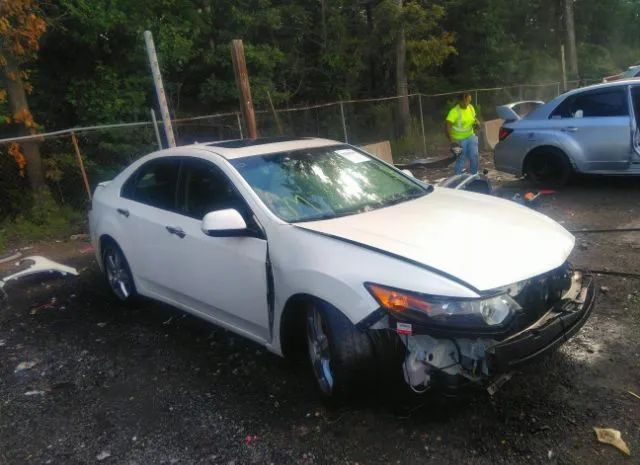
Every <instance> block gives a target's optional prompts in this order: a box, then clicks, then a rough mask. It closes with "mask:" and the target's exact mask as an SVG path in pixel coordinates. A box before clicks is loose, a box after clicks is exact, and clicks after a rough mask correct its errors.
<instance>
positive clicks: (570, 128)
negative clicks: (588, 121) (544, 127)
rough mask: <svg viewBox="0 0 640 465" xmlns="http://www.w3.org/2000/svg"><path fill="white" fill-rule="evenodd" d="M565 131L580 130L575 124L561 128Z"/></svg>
mask: <svg viewBox="0 0 640 465" xmlns="http://www.w3.org/2000/svg"><path fill="white" fill-rule="evenodd" d="M560 130H561V131H563V132H578V128H577V127H575V126H569V127H568V128H562V129H560Z"/></svg>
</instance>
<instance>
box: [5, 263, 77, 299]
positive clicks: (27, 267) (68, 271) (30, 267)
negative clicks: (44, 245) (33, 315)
mask: <svg viewBox="0 0 640 465" xmlns="http://www.w3.org/2000/svg"><path fill="white" fill-rule="evenodd" d="M17 265H19V266H21V267H23V268H22V269H21V270H20V271H17V272H16V273H13V274H10V275H9V276H5V277H4V278H2V279H0V301H1V300H4V299H6V298H7V293H6V291H5V289H4V287H5V285H6V284H7V283H8V282H9V281H14V280H17V279H20V278H24V277H26V276H32V275H36V274H41V273H46V274H50V273H60V274H61V275H63V276H67V275H71V276H78V272H77V271H76V269H75V268H72V267H70V266H66V265H62V264H61V263H56V262H54V261H53V260H49V259H48V258H46V257H41V256H39V255H32V256H30V257H25V258H23V259H22V260H20V261H19V262H18V263H17Z"/></svg>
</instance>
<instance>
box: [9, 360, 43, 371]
mask: <svg viewBox="0 0 640 465" xmlns="http://www.w3.org/2000/svg"><path fill="white" fill-rule="evenodd" d="M37 364H38V362H33V361H26V362H20V363H19V364H18V366H17V367H16V369H15V370H13V372H14V373H18V372H19V371H24V370H30V369H31V368H33V367H34V366H36V365H37Z"/></svg>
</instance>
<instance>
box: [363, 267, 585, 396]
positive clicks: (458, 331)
mask: <svg viewBox="0 0 640 465" xmlns="http://www.w3.org/2000/svg"><path fill="white" fill-rule="evenodd" d="M367 287H368V289H369V291H370V292H371V293H372V295H373V296H374V297H375V298H376V299H377V300H378V301H379V302H380V304H381V307H382V308H383V309H384V310H385V316H384V317H383V318H382V319H381V320H379V321H378V322H377V323H376V324H375V325H373V326H371V329H383V328H385V327H386V328H388V329H392V330H395V331H396V333H398V335H399V337H400V340H401V341H402V343H403V344H404V346H405V357H404V362H403V372H404V377H405V380H406V382H407V384H408V385H409V386H410V387H411V388H412V389H413V390H415V391H418V392H422V391H425V390H427V389H429V388H430V387H433V386H441V387H445V388H457V387H461V386H463V385H466V384H470V383H474V384H480V385H483V386H486V387H487V390H488V391H489V393H490V394H493V393H494V392H495V391H496V390H497V389H498V388H499V387H500V386H501V385H502V384H503V383H504V382H505V381H506V380H508V378H510V376H511V373H512V372H513V371H515V370H516V369H518V368H519V367H520V366H521V365H523V364H525V363H526V362H529V361H532V360H534V359H536V358H538V357H539V356H541V355H543V354H545V353H548V352H549V351H551V350H552V349H554V348H556V347H558V346H559V345H560V344H562V343H564V342H566V341H567V340H568V339H569V337H571V336H572V335H573V334H575V333H576V332H577V331H578V330H579V329H580V328H581V327H582V325H583V324H584V323H585V321H586V320H587V318H588V316H589V314H590V312H591V309H592V307H593V304H594V301H595V293H594V284H593V279H592V277H591V276H587V275H583V274H582V273H580V272H577V271H572V270H571V269H570V268H569V266H568V265H564V266H562V267H560V268H557V269H555V270H552V271H550V272H548V273H545V274H543V275H540V276H536V277H534V278H531V279H528V280H525V281H523V282H519V283H516V284H513V285H511V286H506V287H504V288H501V289H497V290H494V291H492V292H491V293H488V294H487V295H486V296H483V297H481V298H477V299H450V298H442V297H434V296H426V295H420V294H415V293H408V292H405V291H400V290H390V289H388V288H382V287H380V286H376V285H370V284H369V285H367Z"/></svg>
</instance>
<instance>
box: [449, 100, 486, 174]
mask: <svg viewBox="0 0 640 465" xmlns="http://www.w3.org/2000/svg"><path fill="white" fill-rule="evenodd" d="M479 125H480V123H479V122H478V120H477V118H476V110H475V109H474V108H473V105H471V94H469V93H466V92H465V93H463V94H461V95H460V98H459V100H458V104H457V105H456V106H455V107H453V108H452V109H451V110H449V114H447V119H446V120H445V129H446V130H445V134H446V136H447V139H449V142H451V145H452V147H458V150H459V149H462V150H461V151H460V152H459V155H458V159H457V160H456V164H455V173H456V174H461V173H462V171H463V170H464V165H465V161H466V160H469V171H470V172H471V174H476V173H478V137H477V136H476V135H475V132H474V129H475V128H477V127H479ZM454 152H455V151H454Z"/></svg>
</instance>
